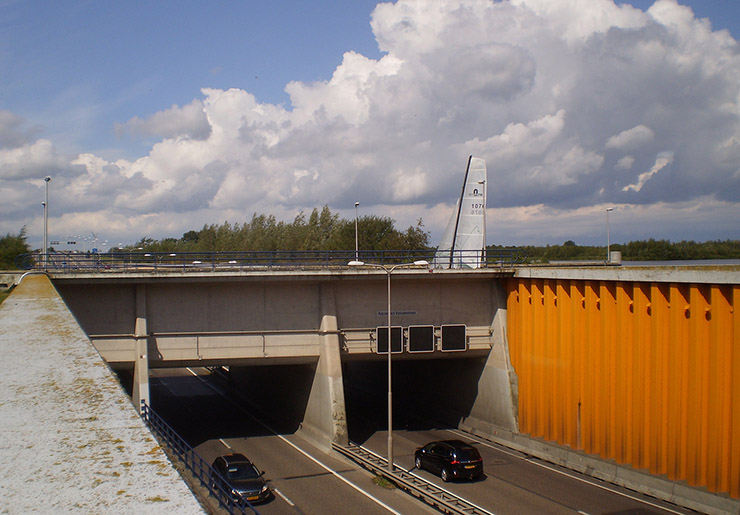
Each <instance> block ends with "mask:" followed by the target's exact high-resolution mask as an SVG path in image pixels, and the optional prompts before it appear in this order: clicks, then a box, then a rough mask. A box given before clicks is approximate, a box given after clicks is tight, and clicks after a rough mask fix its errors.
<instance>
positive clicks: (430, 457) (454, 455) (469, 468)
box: [414, 440, 483, 482]
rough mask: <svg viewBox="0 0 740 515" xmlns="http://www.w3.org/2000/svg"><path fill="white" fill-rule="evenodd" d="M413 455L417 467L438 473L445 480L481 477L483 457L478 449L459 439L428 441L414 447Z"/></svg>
mask: <svg viewBox="0 0 740 515" xmlns="http://www.w3.org/2000/svg"><path fill="white" fill-rule="evenodd" d="M414 456H415V459H414V463H415V465H416V468H417V469H419V470H421V469H426V470H428V471H430V472H434V473H435V474H439V475H440V476H441V477H442V481H445V482H447V481H450V480H451V479H462V478H465V479H480V478H482V477H483V458H481V456H480V453H479V452H478V449H476V448H475V447H473V446H472V445H470V444H467V443H465V442H463V441H461V440H444V441H441V442H431V443H428V444H426V445H425V446H424V447H421V448H419V449H416V453H415V455H414Z"/></svg>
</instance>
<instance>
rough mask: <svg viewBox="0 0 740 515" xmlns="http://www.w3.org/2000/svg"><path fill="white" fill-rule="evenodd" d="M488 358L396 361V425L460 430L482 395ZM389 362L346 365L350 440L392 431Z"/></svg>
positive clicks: (394, 406)
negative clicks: (483, 378)
mask: <svg viewBox="0 0 740 515" xmlns="http://www.w3.org/2000/svg"><path fill="white" fill-rule="evenodd" d="M484 365H485V358H480V357H477V358H447V359H404V360H400V359H398V360H393V362H392V366H391V368H392V373H393V377H392V392H393V429H394V430H407V431H422V430H432V429H451V428H457V427H458V426H459V424H460V421H461V420H463V419H464V418H465V417H467V416H468V415H469V414H470V411H471V409H472V407H473V403H474V402H475V399H476V397H477V395H478V381H479V379H480V376H481V373H482V372H483V367H484ZM387 371H388V362H387V360H385V359H382V360H373V361H347V362H344V363H343V364H342V375H343V378H344V392H345V407H346V412H347V430H348V435H349V439H350V440H351V441H353V442H355V443H358V444H362V443H363V442H365V441H367V440H368V439H369V438H370V437H371V436H372V435H373V434H375V433H376V432H378V431H387V430H388V372H387Z"/></svg>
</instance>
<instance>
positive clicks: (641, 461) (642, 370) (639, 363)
mask: <svg viewBox="0 0 740 515" xmlns="http://www.w3.org/2000/svg"><path fill="white" fill-rule="evenodd" d="M649 309H650V287H649V285H647V284H645V283H637V284H636V285H635V287H634V290H633V305H632V315H633V317H634V327H633V334H634V338H633V340H634V341H635V342H639V345H635V373H634V378H635V380H634V386H633V395H632V399H631V402H632V404H633V408H632V410H633V412H634V414H635V417H634V425H633V428H632V431H633V433H634V434H635V445H634V448H633V455H632V460H633V461H632V462H633V463H634V464H635V466H636V467H637V468H641V469H647V468H648V467H649V466H650V462H649V460H648V456H649V455H648V451H649V448H650V447H649V445H648V441H649V440H648V438H647V434H648V433H649V430H647V429H648V428H649V424H648V420H649V417H648V416H647V414H648V411H649V410H650V403H649V402H648V397H649V395H650V386H649V384H648V381H647V379H648V377H649V375H648V373H649V370H650V367H649V359H650V358H649V353H647V352H645V351H649V349H650V312H649Z"/></svg>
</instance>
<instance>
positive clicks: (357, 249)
mask: <svg viewBox="0 0 740 515" xmlns="http://www.w3.org/2000/svg"><path fill="white" fill-rule="evenodd" d="M359 206H360V203H359V202H355V261H359V259H360V257H359V256H360V252H359V249H360V247H359V246H358V243H357V242H358V239H357V208H358V207H359Z"/></svg>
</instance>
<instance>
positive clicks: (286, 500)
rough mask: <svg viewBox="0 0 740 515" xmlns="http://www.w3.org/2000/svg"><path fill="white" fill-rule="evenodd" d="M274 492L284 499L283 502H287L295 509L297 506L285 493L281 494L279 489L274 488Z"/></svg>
mask: <svg viewBox="0 0 740 515" xmlns="http://www.w3.org/2000/svg"><path fill="white" fill-rule="evenodd" d="M272 491H273V492H275V493H276V494H278V495H279V496H280V497H282V499H283V501H285V502H287V503H288V504H289V505H290V506H291V507H295V504H294V503H293V501H291V500H290V499H288V498H287V497H286V496H285V495H283V492H281V491H280V490H278V489H277V488H273V489H272Z"/></svg>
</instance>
